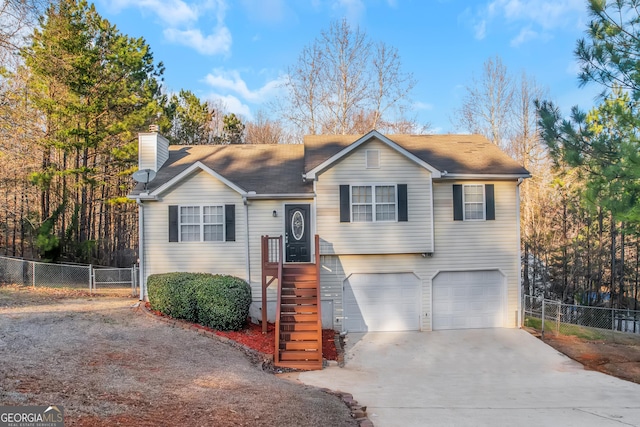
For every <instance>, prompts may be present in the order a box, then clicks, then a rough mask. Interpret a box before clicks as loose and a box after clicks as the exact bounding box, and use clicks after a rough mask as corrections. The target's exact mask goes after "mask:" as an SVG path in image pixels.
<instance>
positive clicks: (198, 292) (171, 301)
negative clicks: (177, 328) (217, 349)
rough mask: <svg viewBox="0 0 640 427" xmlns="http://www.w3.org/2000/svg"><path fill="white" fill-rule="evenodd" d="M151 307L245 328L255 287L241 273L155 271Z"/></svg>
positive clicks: (212, 324)
mask: <svg viewBox="0 0 640 427" xmlns="http://www.w3.org/2000/svg"><path fill="white" fill-rule="evenodd" d="M147 288H148V290H147V292H148V295H149V303H150V304H151V308H152V309H154V310H158V311H160V312H162V313H164V314H167V315H169V316H171V317H174V318H176V319H185V320H188V321H190V322H194V323H200V324H202V325H205V326H209V327H211V328H214V329H219V330H237V329H240V328H242V326H243V325H244V323H245V321H246V320H247V316H248V315H249V305H251V287H250V286H249V284H248V283H247V282H246V281H244V280H242V279H240V278H237V277H234V276H227V275H219V274H216V275H213V274H207V273H165V274H153V275H151V276H149V278H148V280H147Z"/></svg>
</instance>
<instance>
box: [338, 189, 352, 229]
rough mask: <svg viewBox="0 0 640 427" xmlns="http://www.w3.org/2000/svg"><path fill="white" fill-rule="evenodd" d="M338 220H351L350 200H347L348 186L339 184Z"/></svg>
mask: <svg viewBox="0 0 640 427" xmlns="http://www.w3.org/2000/svg"><path fill="white" fill-rule="evenodd" d="M340 222H351V200H349V186H348V185H341V186H340Z"/></svg>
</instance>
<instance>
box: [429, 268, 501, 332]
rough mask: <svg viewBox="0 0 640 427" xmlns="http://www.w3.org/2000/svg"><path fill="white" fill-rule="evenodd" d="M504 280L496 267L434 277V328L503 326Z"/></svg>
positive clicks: (443, 273) (445, 273)
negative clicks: (488, 269)
mask: <svg viewBox="0 0 640 427" xmlns="http://www.w3.org/2000/svg"><path fill="white" fill-rule="evenodd" d="M503 283H504V280H503V276H502V274H501V273H500V272H499V271H497V270H490V271H451V272H442V273H440V274H438V275H437V276H436V277H435V278H434V279H433V295H432V298H433V299H432V303H433V316H432V319H431V320H432V322H433V324H432V328H433V330H439V329H471V328H498V327H502V326H503V324H504V323H503V322H504V320H503V318H504V300H505V290H504V285H503Z"/></svg>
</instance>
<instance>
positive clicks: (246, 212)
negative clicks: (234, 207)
mask: <svg viewBox="0 0 640 427" xmlns="http://www.w3.org/2000/svg"><path fill="white" fill-rule="evenodd" d="M242 204H243V205H244V224H245V227H244V228H245V236H244V238H245V242H246V243H245V251H246V257H247V262H246V268H247V272H246V274H247V282H248V283H249V284H251V252H250V247H249V201H248V200H247V196H242Z"/></svg>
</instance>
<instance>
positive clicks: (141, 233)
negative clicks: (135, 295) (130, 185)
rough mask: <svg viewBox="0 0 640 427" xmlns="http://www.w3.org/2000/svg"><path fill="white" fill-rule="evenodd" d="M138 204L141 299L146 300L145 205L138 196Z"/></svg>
mask: <svg viewBox="0 0 640 427" xmlns="http://www.w3.org/2000/svg"><path fill="white" fill-rule="evenodd" d="M136 204H137V205H138V264H139V267H140V268H139V272H138V274H139V275H140V301H144V297H145V293H146V286H147V282H146V280H145V275H144V270H145V261H144V205H143V204H142V200H140V198H139V197H138V198H136Z"/></svg>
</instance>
